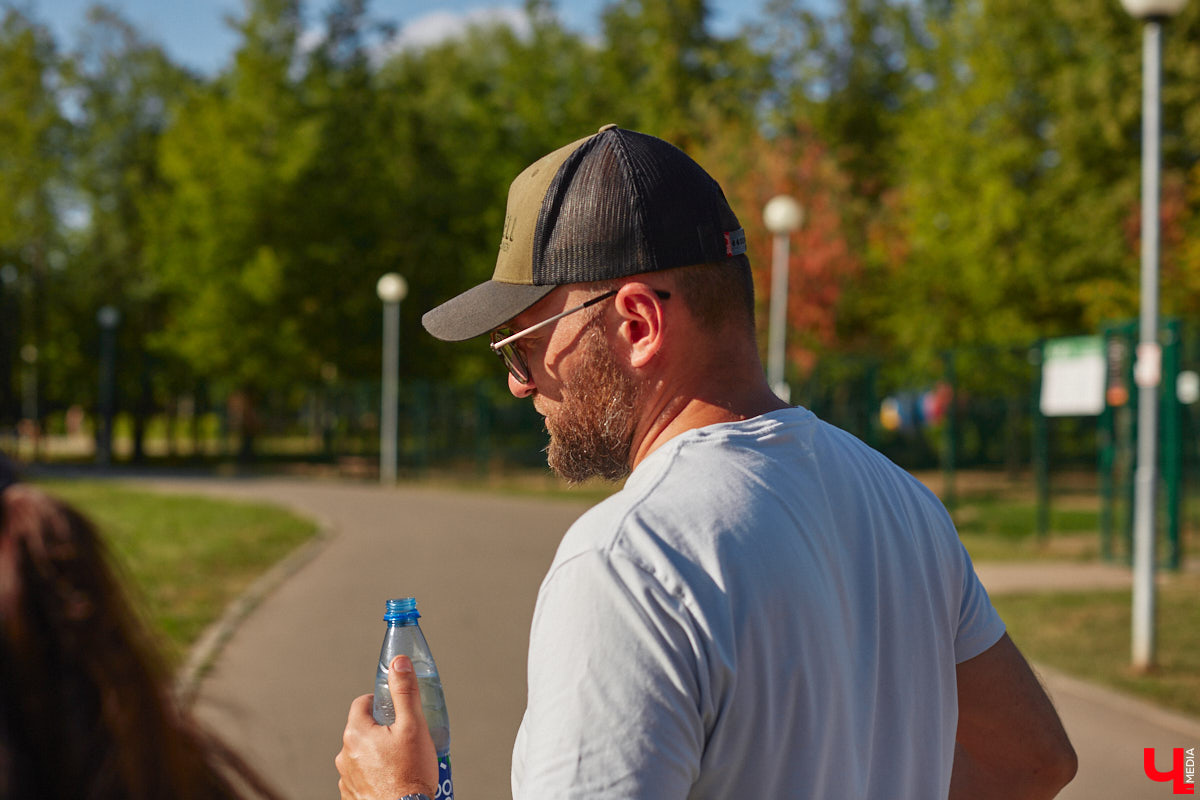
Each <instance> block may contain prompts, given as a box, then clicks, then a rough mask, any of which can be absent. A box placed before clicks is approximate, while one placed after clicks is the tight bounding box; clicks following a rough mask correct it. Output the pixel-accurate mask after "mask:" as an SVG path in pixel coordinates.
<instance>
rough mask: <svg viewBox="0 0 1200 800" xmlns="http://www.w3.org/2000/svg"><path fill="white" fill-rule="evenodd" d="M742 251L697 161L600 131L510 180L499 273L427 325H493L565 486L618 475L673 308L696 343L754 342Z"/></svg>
mask: <svg viewBox="0 0 1200 800" xmlns="http://www.w3.org/2000/svg"><path fill="white" fill-rule="evenodd" d="M744 253H745V235H744V233H743V231H742V228H741V226H740V224H739V223H738V220H737V217H736V216H735V215H734V213H733V211H732V210H731V209H730V207H729V204H728V203H727V202H726V200H725V196H724V194H723V193H722V191H721V188H720V186H718V185H717V183H716V181H714V180H713V179H712V178H711V177H710V176H709V175H708V174H707V173H706V172H705V171H704V170H703V169H702V168H701V167H700V166H699V165H697V164H696V163H695V162H694V161H693V160H692V159H690V158H689V157H688V156H687V155H685V154H684V153H683V152H682V151H680V150H679V149H678V148H676V147H674V146H673V145H670V144H668V143H667V142H664V141H662V140H661V139H656V138H654V137H652V136H647V135H645V134H641V133H636V132H633V131H627V130H622V129H619V128H617V127H616V126H614V125H606V126H604V127H603V128H601V129H600V131H599V132H598V133H597V134H595V135H593V136H590V137H587V138H585V139H581V140H579V141H577V142H573V143H572V144H570V145H567V146H566V147H563V148H560V149H558V150H556V151H554V152H553V153H550V154H549V155H547V156H545V157H543V158H542V159H539V160H538V161H537V162H535V163H534V164H533V165H531V166H530V167H528V168H527V169H526V170H525V171H524V172H522V173H521V174H520V175H519V176H518V177H517V178H516V180H514V181H513V184H512V186H511V188H510V190H509V197H508V209H507V213H506V216H505V225H504V233H503V238H502V241H501V244H500V252H499V256H498V258H497V261H496V269H495V272H494V273H493V276H492V279H491V280H489V281H486V282H484V283H482V284H480V285H478V286H476V287H474V288H473V289H470V290H468V291H467V292H464V293H463V294H461V295H459V296H457V297H455V298H453V299H451V300H449V301H448V302H446V303H443V304H442V305H441V306H438V307H437V308H435V309H433V310H432V311H430V312H428V313H427V314H425V316H424V317H423V319H422V322H423V323H424V325H425V328H426V329H427V330H428V331H429V332H430V333H432V334H433V335H434V336H436V337H438V338H440V339H444V340H448V341H460V340H463V339H468V338H471V337H474V336H479V335H482V334H484V333H488V332H493V336H492V342H493V349H494V350H495V351H496V352H498V353H499V354H501V355H503V356H504V357H505V361H506V362H507V363H508V365H509V369H510V373H511V375H510V378H509V387H510V389H511V390H512V391H513V393H514V394H517V395H518V396H530V395H532V396H533V397H534V404H535V407H537V409H538V411H539V412H541V413H542V414H543V415H544V416H545V417H546V427H547V429H548V430H549V432H550V434H551V444H550V448H549V459H548V460H549V462H550V465H551V467H553V468H554V469H555V471H556V472H558V473H559V474H560V475H563V476H564V477H566V478H568V479H570V480H581V479H583V478H586V477H589V476H591V475H599V476H602V477H606V478H619V477H621V475H623V474H624V472H625V471H626V470H627V469H628V468H629V466H630V464H631V461H632V459H631V455H630V450H631V447H633V446H634V440H635V438H636V437H637V436H638V426H639V423H640V422H642V420H640V416H641V415H642V414H643V409H642V405H643V400H644V399H645V397H646V395H647V392H648V390H649V389H651V388H653V387H652V386H651V385H650V384H652V383H653V381H655V380H658V381H659V384H661V380H660V379H659V378H656V377H654V369H651V368H650V366H651V361H652V360H653V358H652V356H654V355H657V354H660V353H661V352H665V350H664V348H663V347H662V341H661V335H662V333H663V331H664V329H665V325H664V324H663V321H664V319H665V316H666V313H667V312H666V309H668V308H671V307H673V308H671V313H672V314H673V315H674V318H675V319H677V320H682V319H683V315H684V314H686V315H687V317H688V318H689V320H691V322H693V323H694V327H693V328H692V329H691V330H692V334H689V337H690V339H691V340H692V341H691V342H689V344H690V345H691V346H693V347H694V346H695V345H696V344H697V342H695V340H696V339H697V338H699V337H698V335H697V334H696V332H697V331H700V332H711V333H713V334H716V332H717V331H718V330H722V331H724V330H725V329H727V328H729V326H730V325H731V324H732V325H733V326H734V328H736V330H737V338H739V339H743V340H749V341H750V342H753V330H754V322H753V319H754V318H753V305H754V300H753V286H752V282H751V279H750V269H749V262H748V261H747V259H746V257H745V255H744ZM502 326H504V330H503V331H501V330H500V329H501V327H502ZM672 329H673V330H674V331H682V330H683V328H682V327H681V326H680V324H679V323H676V324H675V325H674V326H673V328H672ZM718 338H719V337H718ZM673 352H676V353H679V352H681V347H680V343H679V342H676V344H675V347H674V348H673ZM659 360H660V362H661V360H662V359H661V358H660V359H659ZM526 362H529V363H526ZM656 366H658V365H656Z"/></svg>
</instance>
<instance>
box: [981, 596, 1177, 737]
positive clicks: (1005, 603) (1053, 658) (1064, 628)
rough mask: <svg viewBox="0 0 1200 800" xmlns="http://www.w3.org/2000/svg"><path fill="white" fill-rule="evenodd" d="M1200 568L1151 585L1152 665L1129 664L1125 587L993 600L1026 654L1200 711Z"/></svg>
mask: <svg viewBox="0 0 1200 800" xmlns="http://www.w3.org/2000/svg"><path fill="white" fill-rule="evenodd" d="M1198 596H1200V575H1196V574H1184V575H1173V576H1170V577H1169V578H1168V579H1167V580H1166V581H1165V582H1164V583H1163V584H1162V585H1161V586H1160V589H1159V592H1158V596H1157V597H1158V624H1157V627H1156V630H1157V645H1158V647H1157V651H1158V653H1157V655H1158V657H1157V662H1158V663H1157V666H1156V668H1155V669H1153V670H1152V671H1151V672H1149V673H1148V674H1145V675H1139V674H1136V673H1135V672H1134V671H1133V670H1132V669H1131V667H1130V660H1131V656H1130V641H1131V633H1130V624H1131V622H1130V620H1131V610H1130V609H1131V601H1130V594H1129V592H1128V591H1124V592H1108V591H1106V592H1081V593H1072V594H1066V593H1053V594H1021V595H1000V596H996V597H993V598H992V602H993V603H994V604H995V605H996V608H997V609H998V610H999V611H1000V614H1001V616H1003V617H1004V620H1005V622H1006V623H1007V624H1008V628H1009V633H1010V634H1011V636H1012V638H1013V641H1015V642H1016V643H1017V646H1018V647H1020V648H1021V650H1022V651H1023V652H1024V653H1025V655H1026V656H1027V657H1029V658H1030V659H1031V660H1033V661H1037V662H1040V663H1043V664H1046V665H1048V666H1051V667H1055V668H1057V669H1059V670H1061V671H1063V672H1067V673H1069V674H1071V675H1074V676H1076V677H1079V678H1083V679H1085V680H1089V681H1094V682H1096V683H1101V684H1104V685H1106V686H1110V687H1112V688H1114V689H1118V690H1120V691H1123V692H1127V693H1130V694H1134V695H1137V696H1140V697H1142V698H1144V699H1146V700H1149V701H1151V702H1154V703H1157V704H1158V705H1161V706H1164V707H1167V708H1171V709H1175V710H1177V711H1182V712H1184V713H1187V714H1191V715H1194V716H1200V603H1198V602H1197V601H1196V598H1197V597H1198Z"/></svg>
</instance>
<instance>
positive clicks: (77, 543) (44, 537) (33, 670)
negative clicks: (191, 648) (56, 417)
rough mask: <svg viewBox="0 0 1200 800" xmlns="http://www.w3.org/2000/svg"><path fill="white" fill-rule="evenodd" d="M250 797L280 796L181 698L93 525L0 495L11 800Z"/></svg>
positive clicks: (4, 791) (1, 742)
mask: <svg viewBox="0 0 1200 800" xmlns="http://www.w3.org/2000/svg"><path fill="white" fill-rule="evenodd" d="M238 797H264V798H273V797H275V795H274V794H273V792H272V791H271V790H270V789H269V788H268V787H267V786H266V785H265V784H264V783H263V781H262V780H261V779H260V778H258V777H256V776H255V775H254V774H253V772H252V771H251V770H250V769H249V768H248V767H247V766H246V765H245V764H244V762H243V761H242V760H241V759H240V758H238V757H237V756H236V755H235V754H234V753H232V752H231V751H230V750H229V749H228V748H227V747H225V746H224V745H223V744H222V743H220V742H219V741H217V740H216V739H214V738H213V737H211V736H210V735H208V734H207V733H205V732H204V731H202V730H201V729H200V728H199V727H198V726H197V724H196V723H195V722H194V721H193V719H192V718H191V715H190V714H188V713H187V712H186V710H184V709H182V708H180V707H179V705H178V704H177V703H176V701H175V698H174V696H173V694H172V691H171V681H170V674H169V671H168V669H167V667H166V665H165V662H164V660H163V658H162V656H161V654H160V651H159V648H158V647H157V645H156V643H155V642H154V641H153V639H152V638H151V636H150V634H149V632H148V628H147V626H146V625H145V624H144V622H143V621H142V619H141V618H140V617H139V616H138V614H137V612H136V611H135V609H134V607H133V605H132V604H131V603H130V601H129V599H128V597H127V595H126V593H125V591H124V590H123V589H122V586H121V584H120V581H119V580H118V577H117V574H116V570H115V567H114V565H113V563H112V561H111V560H110V557H109V554H108V552H107V549H106V547H105V545H104V542H103V541H102V539H101V538H100V536H98V535H97V533H96V530H95V528H94V527H93V526H92V524H91V523H90V522H89V521H88V520H87V519H86V518H84V517H83V515H81V514H80V513H79V512H77V511H76V510H75V509H73V508H71V507H70V506H69V505H67V504H65V503H63V502H61V501H59V500H56V499H54V498H52V497H50V496H48V495H46V494H44V493H43V492H41V491H38V490H36V489H33V488H31V487H29V486H25V485H22V484H16V485H13V486H10V487H9V488H7V489H2V490H0V800H8V798H38V799H39V800H41V799H42V798H46V799H47V800H55V799H56V798H73V800H108V799H109V798H114V800H115V798H122V799H123V800H126V799H128V800H142V798H145V800H151V799H152V798H153V799H154V800H158V799H159V798H172V799H174V798H230V799H232V798H238Z"/></svg>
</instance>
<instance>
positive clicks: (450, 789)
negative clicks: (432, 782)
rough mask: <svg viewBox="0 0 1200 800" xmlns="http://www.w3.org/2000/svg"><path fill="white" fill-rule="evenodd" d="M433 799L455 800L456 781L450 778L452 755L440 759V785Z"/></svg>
mask: <svg viewBox="0 0 1200 800" xmlns="http://www.w3.org/2000/svg"><path fill="white" fill-rule="evenodd" d="M433 800H454V781H453V780H452V779H451V778H450V756H449V755H444V756H442V757H441V758H439V759H438V786H437V794H435V795H434V796H433Z"/></svg>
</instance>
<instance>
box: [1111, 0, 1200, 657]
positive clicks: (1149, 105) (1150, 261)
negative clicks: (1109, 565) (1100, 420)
mask: <svg viewBox="0 0 1200 800" xmlns="http://www.w3.org/2000/svg"><path fill="white" fill-rule="evenodd" d="M1121 2H1122V4H1123V5H1124V6H1125V10H1126V11H1128V12H1129V13H1130V14H1132V15H1133V16H1135V17H1137V18H1138V19H1141V20H1142V22H1143V45H1142V48H1143V53H1142V271H1141V319H1140V322H1139V327H1140V334H1139V337H1138V342H1139V343H1138V348H1137V363H1136V367H1135V369H1134V379H1135V380H1136V382H1137V385H1138V428H1137V439H1138V442H1137V468H1136V472H1135V478H1134V480H1135V485H1136V491H1135V495H1134V514H1133V536H1134V544H1133V612H1132V613H1133V631H1132V635H1133V646H1132V651H1133V667H1134V669H1136V670H1142V671H1144V670H1147V669H1149V668H1150V667H1152V666H1154V660H1155V631H1154V622H1155V608H1154V606H1155V597H1154V592H1155V588H1154V571H1155V564H1154V561H1155V558H1156V550H1157V548H1156V546H1155V522H1154V516H1155V514H1154V512H1155V508H1154V507H1155V501H1156V494H1157V486H1158V474H1157V472H1158V464H1157V462H1158V387H1159V384H1160V383H1161V382H1162V347H1161V346H1160V344H1159V341H1158V235H1159V219H1158V216H1159V215H1158V201H1159V173H1160V171H1161V169H1162V155H1161V153H1160V149H1159V145H1160V141H1161V122H1160V119H1159V115H1160V110H1161V99H1160V92H1159V83H1160V81H1161V78H1162V26H1163V22H1164V21H1165V20H1166V19H1167V18H1168V17H1172V16H1174V15H1176V14H1178V13H1179V12H1180V11H1182V10H1183V7H1184V6H1185V5H1186V4H1187V0H1121Z"/></svg>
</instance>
